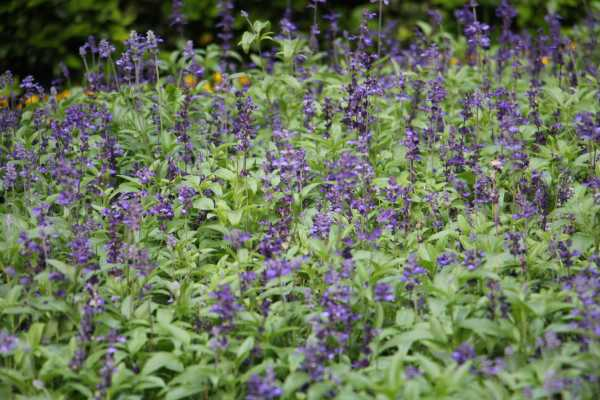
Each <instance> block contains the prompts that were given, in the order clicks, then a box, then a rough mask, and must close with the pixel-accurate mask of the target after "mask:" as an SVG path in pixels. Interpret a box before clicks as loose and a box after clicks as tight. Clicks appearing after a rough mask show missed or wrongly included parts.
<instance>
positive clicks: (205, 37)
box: [199, 32, 214, 46]
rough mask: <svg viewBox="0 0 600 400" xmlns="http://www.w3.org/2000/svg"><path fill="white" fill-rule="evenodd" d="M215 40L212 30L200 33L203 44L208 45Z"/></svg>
mask: <svg viewBox="0 0 600 400" xmlns="http://www.w3.org/2000/svg"><path fill="white" fill-rule="evenodd" d="M213 40H214V37H213V35H212V33H210V32H205V33H203V34H202V35H200V40H199V42H200V45H201V46H206V45H207V44H209V43H212V41H213Z"/></svg>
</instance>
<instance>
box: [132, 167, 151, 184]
mask: <svg viewBox="0 0 600 400" xmlns="http://www.w3.org/2000/svg"><path fill="white" fill-rule="evenodd" d="M135 176H136V177H137V178H138V179H139V180H140V182H141V183H142V185H147V184H148V183H150V181H151V180H152V178H154V171H152V170H151V169H150V168H148V167H142V168H140V169H139V170H137V171H136V173H135Z"/></svg>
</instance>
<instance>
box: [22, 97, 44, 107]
mask: <svg viewBox="0 0 600 400" xmlns="http://www.w3.org/2000/svg"><path fill="white" fill-rule="evenodd" d="M39 101H40V96H38V95H35V94H34V95H32V96H29V97H28V98H26V99H25V105H26V106H29V105H31V104H35V103H39Z"/></svg>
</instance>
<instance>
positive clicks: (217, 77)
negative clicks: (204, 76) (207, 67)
mask: <svg viewBox="0 0 600 400" xmlns="http://www.w3.org/2000/svg"><path fill="white" fill-rule="evenodd" d="M212 78H213V81H214V82H215V85H218V84H220V83H221V82H223V75H221V73H220V72H215V73H214V74H213V76H212Z"/></svg>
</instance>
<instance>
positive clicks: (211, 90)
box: [202, 82, 215, 93]
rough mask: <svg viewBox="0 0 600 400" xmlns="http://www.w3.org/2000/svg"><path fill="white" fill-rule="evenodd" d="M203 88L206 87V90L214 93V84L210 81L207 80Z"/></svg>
mask: <svg viewBox="0 0 600 400" xmlns="http://www.w3.org/2000/svg"><path fill="white" fill-rule="evenodd" d="M202 89H204V90H205V91H206V92H208V93H214V92H215V91H214V89H213V87H212V85H211V84H210V82H206V83H205V84H204V85H202Z"/></svg>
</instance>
